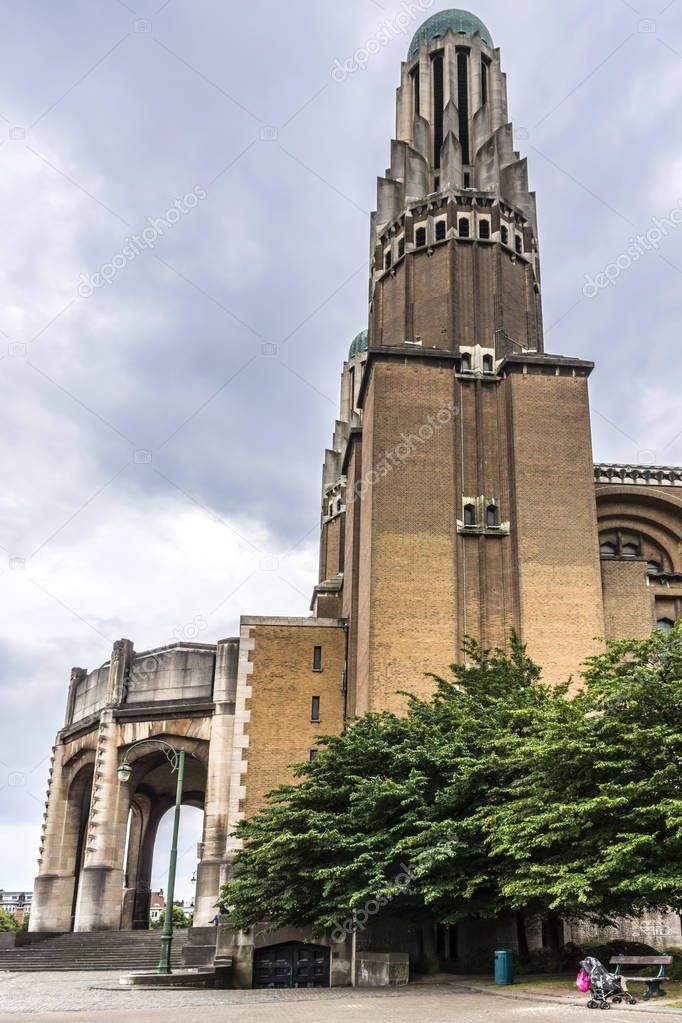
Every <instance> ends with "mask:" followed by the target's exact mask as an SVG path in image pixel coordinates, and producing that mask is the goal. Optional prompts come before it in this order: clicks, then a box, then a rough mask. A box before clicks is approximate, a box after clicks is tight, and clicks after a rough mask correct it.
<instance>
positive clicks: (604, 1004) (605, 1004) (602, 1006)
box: [599, 1002, 611, 1009]
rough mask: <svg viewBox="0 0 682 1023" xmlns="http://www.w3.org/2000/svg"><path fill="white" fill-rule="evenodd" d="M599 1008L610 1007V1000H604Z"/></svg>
mask: <svg viewBox="0 0 682 1023" xmlns="http://www.w3.org/2000/svg"><path fill="white" fill-rule="evenodd" d="M599 1008H600V1009H610V1008H611V1006H610V1005H609V1003H608V1002H602V1003H601V1005H600V1006H599Z"/></svg>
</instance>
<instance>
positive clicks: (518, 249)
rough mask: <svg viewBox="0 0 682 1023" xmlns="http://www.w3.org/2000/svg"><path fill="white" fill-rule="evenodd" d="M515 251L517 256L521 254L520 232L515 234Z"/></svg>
mask: <svg viewBox="0 0 682 1023" xmlns="http://www.w3.org/2000/svg"><path fill="white" fill-rule="evenodd" d="M516 251H517V252H518V254H519V256H522V255H523V238H522V237H521V235H520V234H517V236H516Z"/></svg>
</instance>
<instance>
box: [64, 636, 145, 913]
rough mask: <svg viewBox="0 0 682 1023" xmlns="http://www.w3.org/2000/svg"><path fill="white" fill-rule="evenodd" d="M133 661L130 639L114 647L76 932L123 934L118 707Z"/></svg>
mask: <svg viewBox="0 0 682 1023" xmlns="http://www.w3.org/2000/svg"><path fill="white" fill-rule="evenodd" d="M132 657H133V645H132V643H131V642H130V640H126V639H122V640H118V641H117V642H116V643H115V644H114V649H113V652H112V657H111V666H110V668H109V682H108V686H107V701H106V702H107V707H106V709H105V710H103V711H102V714H101V716H100V727H99V734H98V738H97V754H96V759H95V776H94V781H93V787H92V801H91V803H90V817H89V819H88V827H87V834H86V846H85V855H84V864H83V869H82V871H81V882H80V886H79V891H78V902H77V906H76V920H75V925H74V929H75V930H77V931H98V930H118V929H119V928H120V926H121V914H122V901H123V875H124V870H123V866H124V865H123V857H124V853H125V842H126V830H127V825H128V811H129V809H130V796H129V792H128V788H127V786H126V785H122V784H121V783H120V782H119V780H118V775H117V769H118V765H119V753H118V744H117V731H118V728H117V725H116V722H115V720H114V712H113V709H112V708H113V707H114V706H116V705H117V704H119V703H121V702H123V701H124V700H125V695H126V690H127V681H128V673H129V670H130V664H131V662H132Z"/></svg>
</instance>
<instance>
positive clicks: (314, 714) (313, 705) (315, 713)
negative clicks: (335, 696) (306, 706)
mask: <svg viewBox="0 0 682 1023" xmlns="http://www.w3.org/2000/svg"><path fill="white" fill-rule="evenodd" d="M310 720H311V721H315V722H319V720H320V697H319V696H313V698H312V700H311V701H310Z"/></svg>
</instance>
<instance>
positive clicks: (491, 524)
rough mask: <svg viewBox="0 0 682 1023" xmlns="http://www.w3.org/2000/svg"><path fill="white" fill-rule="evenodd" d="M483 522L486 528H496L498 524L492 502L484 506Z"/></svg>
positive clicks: (496, 512)
mask: <svg viewBox="0 0 682 1023" xmlns="http://www.w3.org/2000/svg"><path fill="white" fill-rule="evenodd" d="M485 524H486V526H487V527H488V529H497V527H498V526H499V524H500V520H499V515H498V511H497V508H496V507H495V505H494V504H490V505H488V507H487V508H486V512H485Z"/></svg>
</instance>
